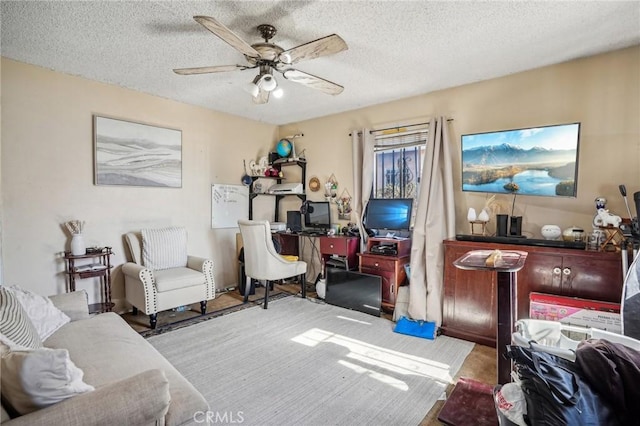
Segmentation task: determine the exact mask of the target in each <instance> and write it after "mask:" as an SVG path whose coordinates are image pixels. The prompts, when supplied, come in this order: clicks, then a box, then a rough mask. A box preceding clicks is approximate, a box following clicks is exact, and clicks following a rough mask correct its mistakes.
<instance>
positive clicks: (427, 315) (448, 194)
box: [409, 117, 455, 327]
mask: <svg viewBox="0 0 640 426" xmlns="http://www.w3.org/2000/svg"><path fill="white" fill-rule="evenodd" d="M451 161H452V158H451V155H450V145H449V131H448V128H447V120H446V119H444V118H442V117H440V118H438V119H432V120H431V122H430V123H429V134H428V138H427V145H426V152H425V157H424V164H423V166H422V179H421V181H420V194H419V198H418V207H417V211H416V218H415V224H414V228H413V237H412V244H411V277H410V285H409V316H410V317H411V318H413V319H420V320H426V321H433V322H435V323H436V324H437V325H438V327H439V326H440V325H441V324H442V300H443V291H442V288H443V266H444V246H443V244H442V240H444V239H446V238H451V237H454V236H455V210H454V200H453V175H452V171H451Z"/></svg>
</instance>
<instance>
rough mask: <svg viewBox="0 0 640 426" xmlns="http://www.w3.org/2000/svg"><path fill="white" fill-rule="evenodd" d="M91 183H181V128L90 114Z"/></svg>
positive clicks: (133, 184) (120, 184) (166, 186)
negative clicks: (92, 170) (91, 143)
mask: <svg viewBox="0 0 640 426" xmlns="http://www.w3.org/2000/svg"><path fill="white" fill-rule="evenodd" d="M93 144H94V184H95V185H115V186H141V187H162V188H181V187H182V131H181V130H178V129H172V128H168V127H160V126H155V125H151V124H145V123H138V122H134V121H128V120H122V119H117V118H112V117H106V116H100V115H94V116H93Z"/></svg>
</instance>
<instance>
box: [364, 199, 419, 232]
mask: <svg viewBox="0 0 640 426" xmlns="http://www.w3.org/2000/svg"><path fill="white" fill-rule="evenodd" d="M412 206H413V199H412V198H371V199H370V200H369V202H368V203H367V211H366V213H365V217H364V225H365V226H366V227H367V228H368V229H378V230H380V229H384V230H391V231H408V230H410V229H411V207H412Z"/></svg>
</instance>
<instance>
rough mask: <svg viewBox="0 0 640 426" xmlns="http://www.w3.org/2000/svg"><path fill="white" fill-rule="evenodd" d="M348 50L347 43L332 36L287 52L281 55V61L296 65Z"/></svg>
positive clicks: (335, 35) (334, 35)
mask: <svg viewBox="0 0 640 426" xmlns="http://www.w3.org/2000/svg"><path fill="white" fill-rule="evenodd" d="M348 48H349V47H348V46H347V43H345V41H344V40H343V39H342V38H341V37H340V36H339V35H337V34H331V35H330V36H326V37H323V38H319V39H318V40H314V41H310V42H309V43H305V44H301V45H300V46H296V47H294V48H292V49H289V50H285V51H284V52H282V53H281V54H280V57H279V59H280V61H282V62H284V63H285V64H295V63H298V62H301V61H307V60H309V59H314V58H318V57H320V56H326V55H333V54H334V53H338V52H342V51H343V50H347V49H348Z"/></svg>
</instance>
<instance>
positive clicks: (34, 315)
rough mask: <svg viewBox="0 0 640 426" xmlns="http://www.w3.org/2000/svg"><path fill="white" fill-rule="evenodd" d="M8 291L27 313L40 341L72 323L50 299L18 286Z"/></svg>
mask: <svg viewBox="0 0 640 426" xmlns="http://www.w3.org/2000/svg"><path fill="white" fill-rule="evenodd" d="M8 289H9V291H11V292H12V293H13V295H14V296H15V297H16V298H17V299H18V301H19V302H20V304H21V305H22V307H23V308H24V310H25V311H26V312H27V315H28V316H29V319H30V320H31V323H32V324H33V326H34V327H35V328H36V331H37V332H38V336H40V340H42V341H45V340H46V339H47V338H48V337H49V336H51V335H52V334H53V333H55V332H56V331H57V330H58V329H59V328H60V327H62V326H63V325H65V324H66V323H68V322H69V321H71V319H70V318H69V317H68V316H67V315H66V314H65V313H64V312H62V311H61V310H60V309H58V308H56V307H55V305H54V304H53V302H52V301H51V300H49V298H48V297H44V296H40V295H39V294H35V293H33V292H31V291H29V290H24V289H22V288H20V286H17V285H12V286H11V287H8Z"/></svg>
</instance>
